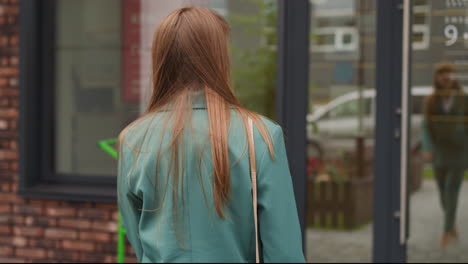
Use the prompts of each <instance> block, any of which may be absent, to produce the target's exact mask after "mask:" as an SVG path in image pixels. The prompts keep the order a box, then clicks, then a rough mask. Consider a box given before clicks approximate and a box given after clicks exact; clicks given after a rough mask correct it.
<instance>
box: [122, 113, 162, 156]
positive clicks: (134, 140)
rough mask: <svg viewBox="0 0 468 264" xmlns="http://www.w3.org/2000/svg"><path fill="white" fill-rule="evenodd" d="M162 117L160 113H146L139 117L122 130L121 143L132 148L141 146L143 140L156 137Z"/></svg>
mask: <svg viewBox="0 0 468 264" xmlns="http://www.w3.org/2000/svg"><path fill="white" fill-rule="evenodd" d="M160 119H161V114H160V113H152V114H146V115H143V116H141V117H139V118H138V119H136V120H135V121H133V122H132V123H130V124H129V125H127V126H126V127H125V128H124V129H123V130H122V131H121V132H120V134H119V144H121V146H127V147H128V148H130V149H134V148H135V147H136V146H141V143H142V142H143V141H145V140H150V139H151V138H154V137H155V134H157V132H158V128H159V127H160V125H157V124H161V120H160Z"/></svg>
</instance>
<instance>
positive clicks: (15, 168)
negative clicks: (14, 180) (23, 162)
mask: <svg viewBox="0 0 468 264" xmlns="http://www.w3.org/2000/svg"><path fill="white" fill-rule="evenodd" d="M18 167H19V165H18V162H11V163H10V170H11V171H13V172H15V171H18Z"/></svg>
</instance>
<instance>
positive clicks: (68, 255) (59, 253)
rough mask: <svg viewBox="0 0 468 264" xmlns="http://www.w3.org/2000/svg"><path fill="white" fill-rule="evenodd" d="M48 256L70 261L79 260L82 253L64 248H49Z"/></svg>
mask: <svg viewBox="0 0 468 264" xmlns="http://www.w3.org/2000/svg"><path fill="white" fill-rule="evenodd" d="M47 258H48V259H55V260H61V261H68V262H78V261H79V259H80V253H79V252H73V251H64V250H49V251H48V252H47Z"/></svg>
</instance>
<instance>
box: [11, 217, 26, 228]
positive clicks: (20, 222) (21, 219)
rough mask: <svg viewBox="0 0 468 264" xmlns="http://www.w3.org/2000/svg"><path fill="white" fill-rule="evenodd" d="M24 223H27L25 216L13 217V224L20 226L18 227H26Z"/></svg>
mask: <svg viewBox="0 0 468 264" xmlns="http://www.w3.org/2000/svg"><path fill="white" fill-rule="evenodd" d="M24 222H25V220H24V216H21V215H15V216H14V217H13V223H14V224H15V225H17V226H18V225H24Z"/></svg>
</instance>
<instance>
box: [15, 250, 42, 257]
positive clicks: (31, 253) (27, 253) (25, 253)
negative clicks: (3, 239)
mask: <svg viewBox="0 0 468 264" xmlns="http://www.w3.org/2000/svg"><path fill="white" fill-rule="evenodd" d="M16 256H17V257H24V258H28V259H45V258H46V257H47V252H46V251H45V249H41V248H18V249H16Z"/></svg>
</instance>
